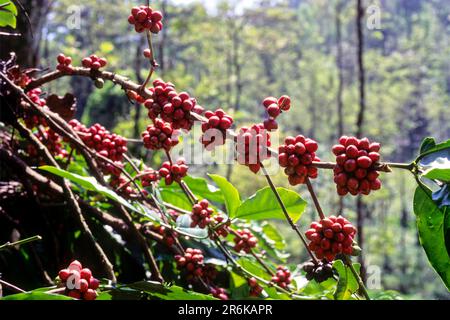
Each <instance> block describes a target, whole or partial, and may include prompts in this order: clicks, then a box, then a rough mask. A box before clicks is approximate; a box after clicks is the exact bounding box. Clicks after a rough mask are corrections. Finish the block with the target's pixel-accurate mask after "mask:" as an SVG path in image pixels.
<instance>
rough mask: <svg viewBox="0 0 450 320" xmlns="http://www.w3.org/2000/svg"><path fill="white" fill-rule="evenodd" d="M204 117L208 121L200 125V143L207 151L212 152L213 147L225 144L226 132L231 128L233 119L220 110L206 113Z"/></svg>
mask: <svg viewBox="0 0 450 320" xmlns="http://www.w3.org/2000/svg"><path fill="white" fill-rule="evenodd" d="M205 117H206V118H207V119H208V121H206V122H203V123H202V132H203V135H202V137H201V139H200V141H201V143H202V144H203V145H204V146H205V148H206V149H207V150H212V149H214V147H215V146H219V145H222V144H224V143H225V139H226V136H227V130H228V129H229V128H230V127H231V126H232V124H233V118H232V117H231V116H229V115H227V114H226V113H225V111H223V110H222V109H217V110H216V111H214V112H213V111H206V112H205ZM217 135H219V136H217Z"/></svg>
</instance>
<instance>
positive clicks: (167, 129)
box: [142, 119, 178, 151]
mask: <svg viewBox="0 0 450 320" xmlns="http://www.w3.org/2000/svg"><path fill="white" fill-rule="evenodd" d="M153 123H154V124H152V125H149V126H148V127H147V129H146V131H144V132H143V133H142V141H143V142H144V146H145V147H146V148H147V149H151V150H158V149H164V150H166V151H169V150H170V149H171V148H172V147H173V146H175V145H177V144H178V139H177V138H176V137H174V134H175V133H176V131H174V130H173V128H172V125H171V124H170V123H168V122H164V121H162V120H161V119H155V120H154V121H153Z"/></svg>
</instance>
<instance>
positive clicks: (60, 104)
mask: <svg viewBox="0 0 450 320" xmlns="http://www.w3.org/2000/svg"><path fill="white" fill-rule="evenodd" d="M76 103H77V99H76V98H75V96H74V95H73V94H71V93H66V95H65V96H64V97H60V96H57V95H56V94H52V95H50V96H48V98H47V106H48V107H49V109H50V110H51V111H53V112H56V113H57V114H59V115H60V116H61V118H63V119H64V120H66V121H69V120H71V119H73V117H74V115H75V111H76V109H77V108H76Z"/></svg>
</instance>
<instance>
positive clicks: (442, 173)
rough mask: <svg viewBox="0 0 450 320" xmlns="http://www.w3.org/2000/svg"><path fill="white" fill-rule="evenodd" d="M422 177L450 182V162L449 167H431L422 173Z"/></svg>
mask: <svg viewBox="0 0 450 320" xmlns="http://www.w3.org/2000/svg"><path fill="white" fill-rule="evenodd" d="M422 177H425V178H428V179H434V180H441V181H444V182H450V164H449V167H441V168H436V167H435V168H430V169H428V170H426V171H425V172H424V173H423V174H422Z"/></svg>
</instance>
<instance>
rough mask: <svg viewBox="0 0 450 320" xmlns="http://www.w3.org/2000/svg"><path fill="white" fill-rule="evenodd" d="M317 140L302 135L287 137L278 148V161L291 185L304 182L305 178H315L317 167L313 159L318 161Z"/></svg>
mask: <svg viewBox="0 0 450 320" xmlns="http://www.w3.org/2000/svg"><path fill="white" fill-rule="evenodd" d="M317 149H318V145H317V142H316V141H314V140H312V139H310V138H305V137H304V136H302V135H298V136H296V137H295V138H294V137H287V138H286V139H285V140H284V144H283V145H281V146H280V147H279V148H278V152H279V153H278V162H279V164H280V166H281V167H283V168H285V169H284V172H285V173H286V175H288V180H289V183H290V184H291V185H293V186H295V185H298V184H303V183H305V181H306V179H307V178H312V179H315V178H317V168H316V167H313V166H312V162H313V161H320V159H319V158H318V157H317V156H316V151H317Z"/></svg>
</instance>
